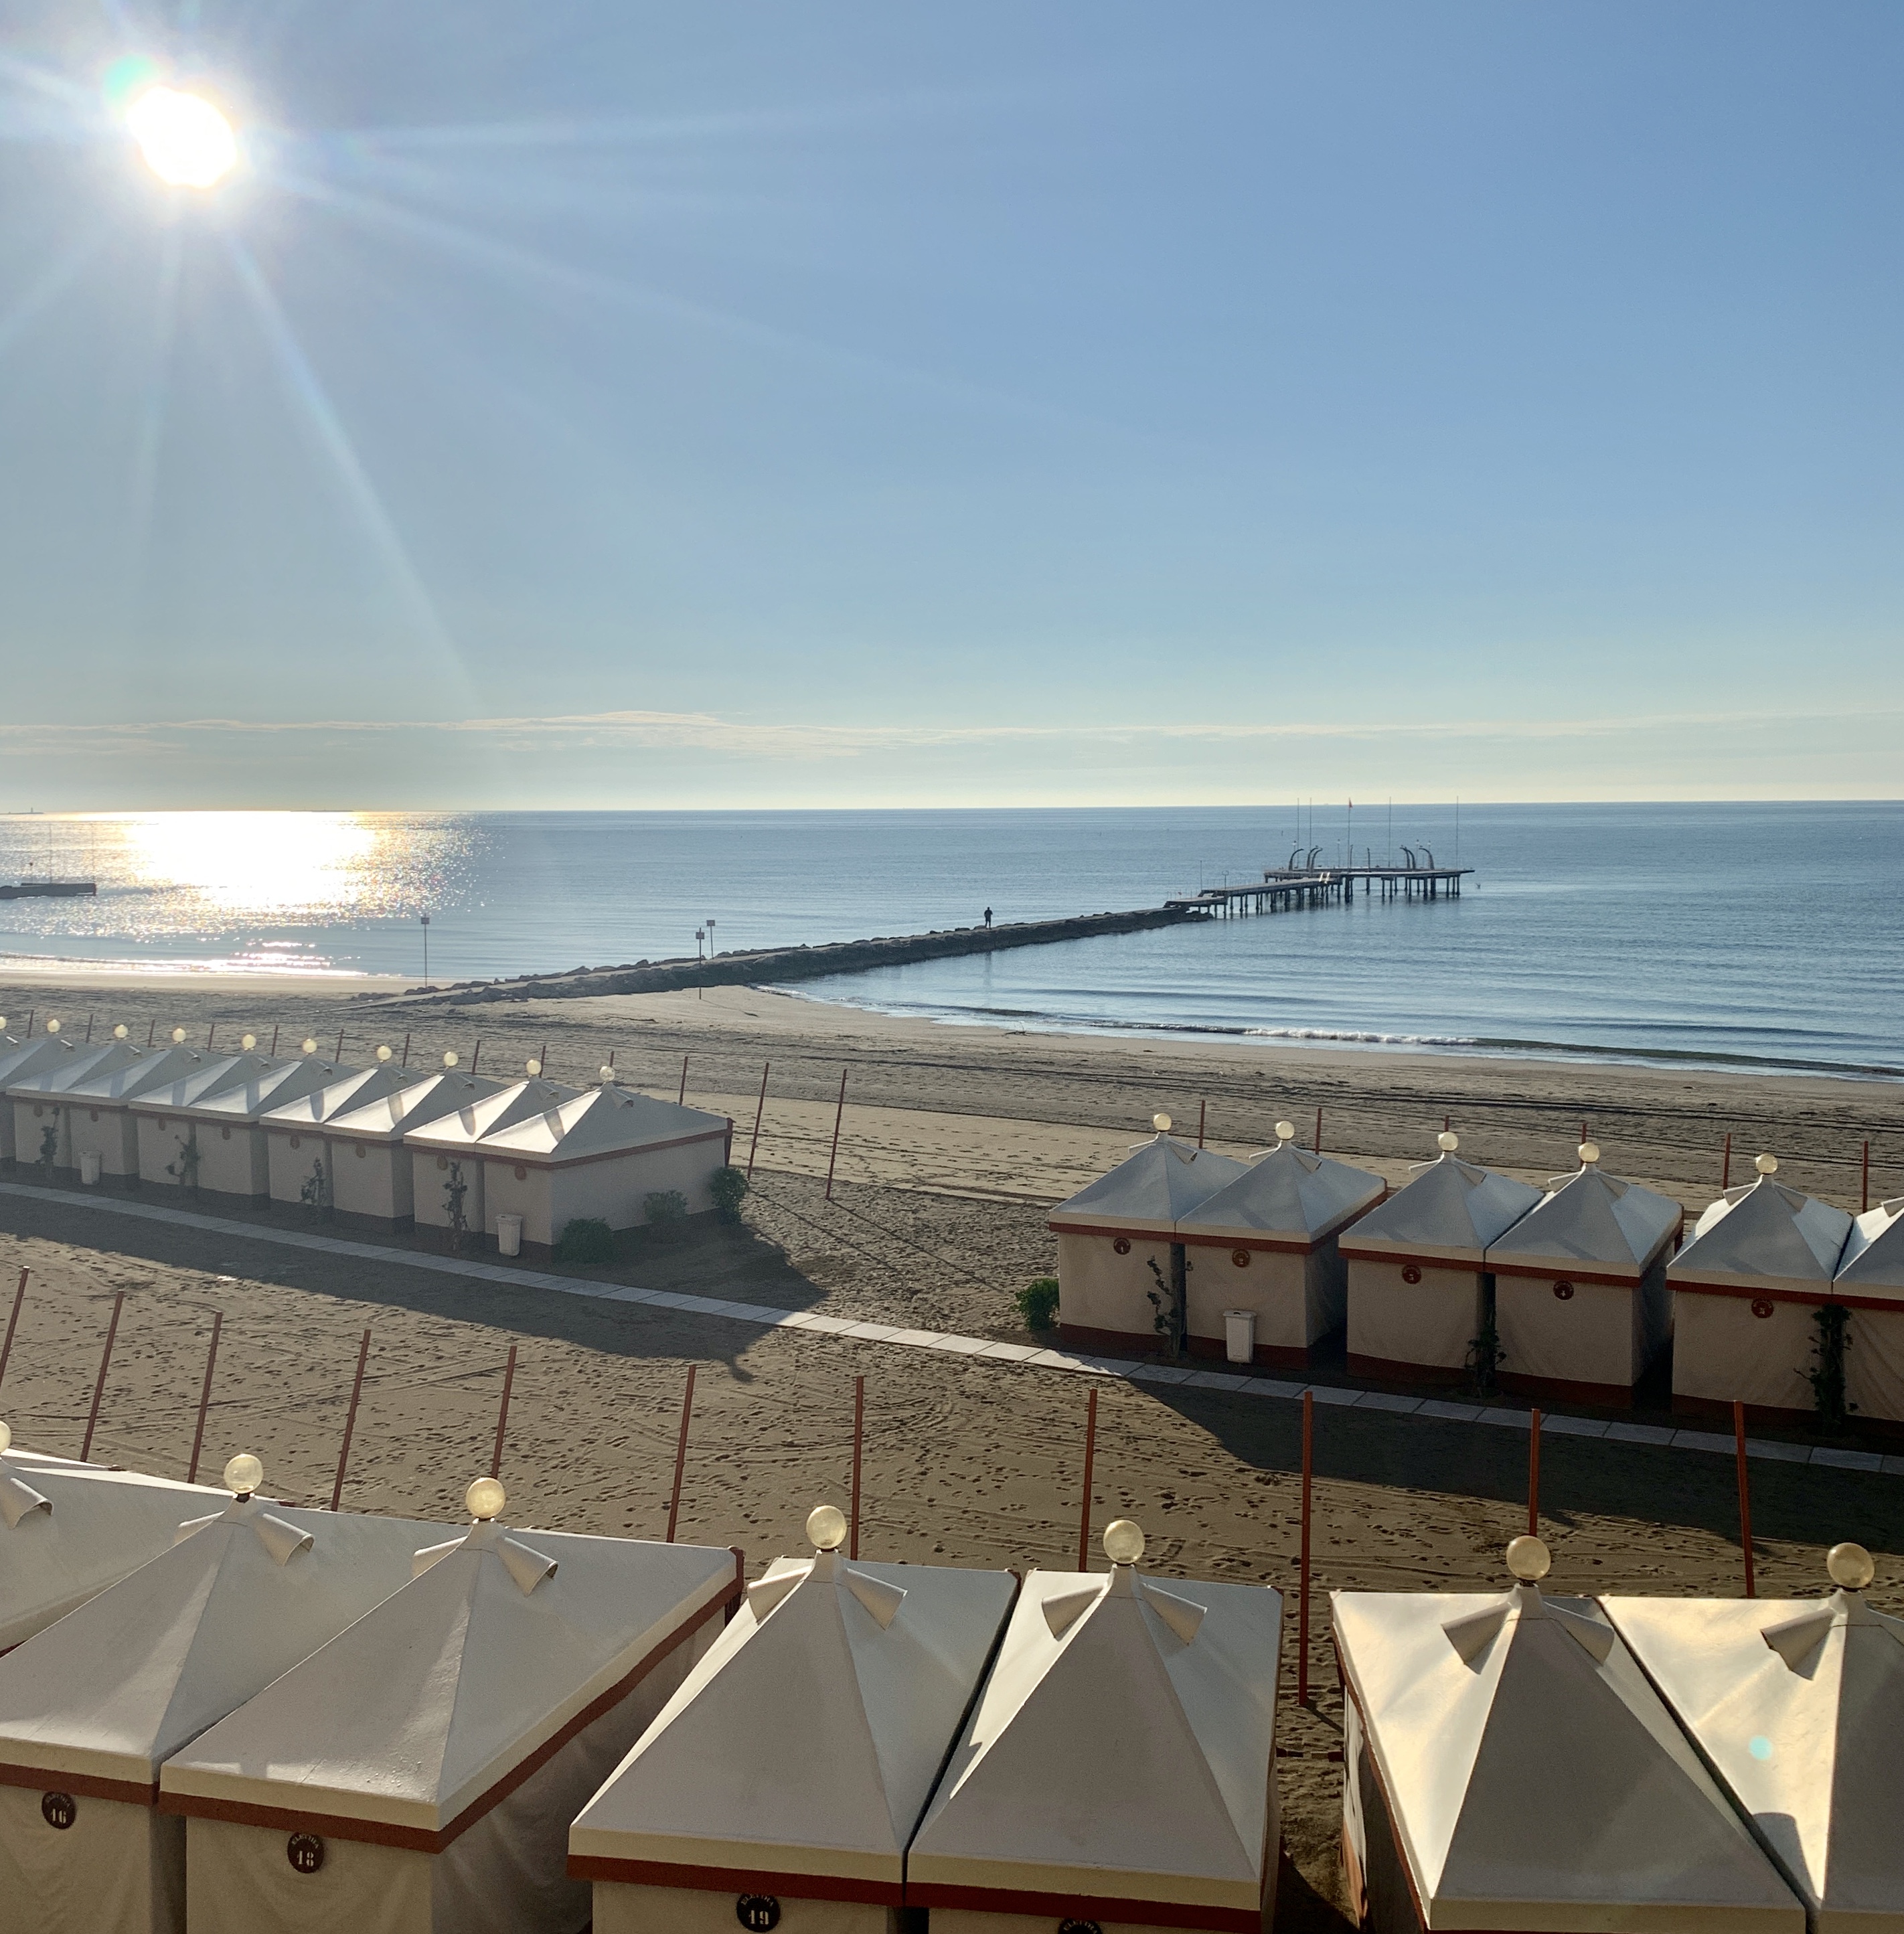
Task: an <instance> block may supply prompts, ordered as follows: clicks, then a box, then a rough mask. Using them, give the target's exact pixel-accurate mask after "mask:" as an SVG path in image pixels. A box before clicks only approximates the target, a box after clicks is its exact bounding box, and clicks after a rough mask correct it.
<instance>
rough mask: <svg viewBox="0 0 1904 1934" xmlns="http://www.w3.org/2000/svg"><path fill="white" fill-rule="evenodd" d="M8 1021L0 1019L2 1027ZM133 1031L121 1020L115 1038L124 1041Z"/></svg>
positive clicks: (114, 1032) (114, 1034)
mask: <svg viewBox="0 0 1904 1934" xmlns="http://www.w3.org/2000/svg"><path fill="white" fill-rule="evenodd" d="M6 1025H7V1023H6V1022H5V1020H4V1019H0V1027H5V1026H6ZM130 1032H131V1029H129V1028H128V1027H127V1026H126V1024H125V1022H123V1021H121V1022H120V1023H119V1026H117V1027H116V1028H114V1029H113V1040H115V1041H123V1040H125V1037H126V1036H127V1035H128V1034H129V1033H130Z"/></svg>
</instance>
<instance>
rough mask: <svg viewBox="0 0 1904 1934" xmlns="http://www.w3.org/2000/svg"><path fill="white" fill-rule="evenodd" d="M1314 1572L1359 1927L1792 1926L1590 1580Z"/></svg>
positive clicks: (1798, 1912) (1656, 1929) (1533, 1933)
mask: <svg viewBox="0 0 1904 1934" xmlns="http://www.w3.org/2000/svg"><path fill="white" fill-rule="evenodd" d="M1547 1562H1548V1561H1547V1548H1546V1547H1545V1546H1544V1544H1542V1543H1541V1541H1540V1540H1539V1539H1538V1538H1516V1539H1515V1540H1514V1542H1513V1543H1512V1544H1510V1545H1509V1546H1508V1565H1509V1568H1510V1569H1511V1571H1512V1572H1513V1573H1514V1577H1515V1579H1516V1581H1517V1582H1516V1583H1514V1585H1513V1586H1511V1588H1510V1589H1508V1590H1507V1591H1505V1592H1331V1593H1330V1607H1331V1610H1332V1613H1333V1622H1334V1627H1335V1642H1336V1655H1337V1658H1338V1659H1339V1662H1340V1664H1341V1668H1342V1684H1343V1688H1344V1691H1345V1695H1346V1697H1345V1701H1344V1705H1345V1713H1344V1721H1345V1724H1344V1731H1343V1744H1342V1858H1343V1866H1344V1869H1345V1879H1346V1881H1347V1882H1348V1894H1349V1898H1350V1901H1351V1917H1352V1918H1354V1919H1355V1920H1357V1923H1358V1924H1359V1925H1360V1926H1363V1928H1366V1929H1370V1930H1372V1934H1416V1930H1425V1929H1430V1928H1433V1929H1436V1930H1437V1934H1439V1930H1441V1929H1451V1930H1460V1929H1499V1928H1512V1929H1516V1930H1520V1934H1604V1930H1607V1929H1625V1930H1628V1934H1721V1930H1724V1934H1803V1929H1804V1927H1805V1910H1804V1908H1803V1905H1802V1904H1801V1903H1800V1901H1799V1900H1798V1899H1797V1896H1795V1895H1794V1893H1792V1892H1791V1889H1790V1888H1789V1887H1787V1886H1786V1884H1785V1882H1784V1881H1783V1880H1782V1879H1781V1878H1780V1877H1779V1874H1778V1872H1777V1871H1776V1869H1775V1868H1774V1867H1773V1865H1772V1863H1771V1862H1770V1860H1767V1858H1766V1857H1765V1855H1764V1853H1763V1852H1762V1851H1761V1850H1760V1848H1758V1845H1756V1843H1755V1842H1754V1840H1753V1839H1752V1835H1751V1833H1749V1831H1748V1830H1747V1829H1746V1826H1745V1824H1744V1823H1743V1821H1741V1820H1740V1818H1739V1816H1738V1815H1737V1813H1736V1812H1734V1810H1733V1809H1732V1807H1731V1805H1730V1804H1729V1803H1728V1801H1727V1800H1726V1797H1725V1794H1723V1793H1722V1791H1720V1790H1719V1786H1718V1785H1717V1783H1716V1782H1715V1781H1714V1780H1713V1776H1712V1775H1711V1774H1710V1773H1708V1772H1707V1770H1706V1767H1705V1766H1704V1764H1703V1763H1702V1762H1701V1760H1700V1758H1699V1755H1698V1753H1697V1752H1695V1750H1694V1749H1693V1747H1692V1744H1691V1743H1690V1742H1689V1740H1687V1739H1686V1737H1684V1735H1683V1734H1682V1733H1681V1732H1680V1729H1679V1728H1678V1727H1677V1725H1675V1724H1674V1721H1673V1719H1672V1716H1671V1714H1670V1713H1668V1711H1667V1710H1666V1708H1665V1707H1664V1705H1663V1704H1661V1701H1660V1698H1659V1695H1658V1693H1657V1692H1655V1691H1654V1690H1653V1688H1652V1686H1651V1685H1649V1683H1648V1682H1647V1680H1646V1675H1645V1674H1644V1673H1643V1672H1642V1671H1641V1670H1640V1667H1638V1665H1637V1664H1635V1663H1634V1659H1633V1658H1632V1655H1631V1653H1630V1652H1628V1650H1627V1649H1626V1646H1625V1644H1624V1643H1622V1640H1621V1638H1620V1636H1619V1633H1618V1632H1617V1631H1616V1630H1615V1628H1614V1627H1613V1625H1612V1624H1611V1623H1610V1622H1609V1621H1608V1620H1607V1616H1606V1615H1605V1614H1604V1613H1603V1612H1601V1610H1599V1609H1598V1607H1596V1606H1595V1604H1594V1603H1593V1601H1592V1600H1591V1599H1590V1598H1559V1597H1555V1598H1547V1597H1545V1596H1544V1595H1543V1594H1542V1593H1541V1589H1540V1586H1539V1583H1538V1581H1539V1580H1540V1579H1541V1577H1544V1575H1545V1574H1546V1571H1547Z"/></svg>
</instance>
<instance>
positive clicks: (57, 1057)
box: [0, 1034, 114, 1162]
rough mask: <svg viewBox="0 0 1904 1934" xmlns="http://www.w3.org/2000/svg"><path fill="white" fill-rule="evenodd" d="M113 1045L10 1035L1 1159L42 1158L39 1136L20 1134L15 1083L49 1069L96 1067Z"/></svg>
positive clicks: (0, 1112) (2, 1084) (0, 1074)
mask: <svg viewBox="0 0 1904 1934" xmlns="http://www.w3.org/2000/svg"><path fill="white" fill-rule="evenodd" d="M113 1045H114V1044H113V1042H111V1041H107V1042H106V1043H105V1044H104V1045H103V1046H101V1047H88V1046H86V1045H85V1044H83V1043H82V1042H78V1041H68V1040H67V1038H66V1037H65V1035H63V1034H43V1035H40V1036H39V1037H38V1039H37V1040H34V1041H16V1040H14V1038H12V1037H11V1035H9V1036H8V1037H7V1038H6V1039H5V1041H4V1042H0V1095H6V1096H8V1100H7V1101H5V1102H3V1103H0V1162H11V1161H28V1162H31V1161H38V1159H39V1152H40V1138H39V1137H38V1135H31V1136H29V1138H28V1140H27V1142H26V1143H21V1142H20V1140H19V1139H18V1137H17V1134H16V1132H15V1129H14V1103H13V1101H12V1099H11V1095H12V1090H13V1087H14V1083H16V1082H25V1081H29V1080H32V1077H34V1076H35V1075H36V1074H43V1073H44V1072H45V1071H47V1069H49V1068H78V1067H80V1066H82V1065H84V1066H86V1067H89V1068H96V1067H97V1066H98V1065H99V1062H100V1060H101V1058H102V1057H104V1056H105V1055H106V1054H107V1053H108V1052H109V1051H110V1050H111V1049H112V1047H113ZM72 1078H73V1079H74V1080H77V1079H79V1077H78V1076H77V1074H75V1075H74V1077H72ZM29 1099H30V1097H29ZM23 1147H24V1149H25V1152H24V1153H22V1152H21V1149H22V1148H23Z"/></svg>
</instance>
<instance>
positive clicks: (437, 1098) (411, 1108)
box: [325, 1068, 505, 1142]
mask: <svg viewBox="0 0 1904 1934" xmlns="http://www.w3.org/2000/svg"><path fill="white" fill-rule="evenodd" d="M504 1085H505V1084H504V1083H502V1082H500V1081H492V1080H490V1078H489V1077H488V1076H487V1074H463V1073H462V1071H461V1070H460V1069H457V1068H448V1069H446V1070H444V1071H443V1072H442V1073H441V1074H426V1075H424V1076H423V1078H422V1080H420V1081H419V1082H417V1084H416V1086H414V1087H412V1088H399V1089H393V1091H392V1092H390V1093H389V1094H387V1095H378V1096H377V1097H376V1098H375V1099H373V1100H370V1101H363V1102H360V1103H359V1104H357V1105H356V1106H354V1107H351V1108H348V1109H346V1110H343V1111H342V1113H339V1114H336V1115H333V1116H331V1117H330V1119H329V1120H328V1121H327V1122H326V1123H325V1127H326V1128H327V1130H328V1131H330V1133H331V1134H333V1135H347V1136H349V1137H351V1138H352V1139H354V1140H358V1141H384V1142H397V1141H401V1140H402V1139H403V1137H405V1135H406V1134H408V1133H409V1131H411V1129H412V1128H421V1127H422V1126H423V1125H424V1123H425V1122H434V1121H436V1120H438V1119H441V1117H442V1116H445V1115H450V1114H454V1113H456V1112H458V1111H459V1110H462V1109H465V1108H471V1107H474V1105H475V1104H477V1103H478V1102H479V1101H484V1100H486V1099H487V1098H488V1097H489V1096H490V1095H499V1094H501V1093H502V1089H503V1086H504Z"/></svg>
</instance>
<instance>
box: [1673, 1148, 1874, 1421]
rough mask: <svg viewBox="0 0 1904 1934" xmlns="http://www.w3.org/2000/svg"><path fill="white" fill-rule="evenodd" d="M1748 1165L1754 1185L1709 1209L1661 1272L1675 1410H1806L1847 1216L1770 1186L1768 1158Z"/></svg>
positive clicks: (1772, 1159) (1771, 1159)
mask: <svg viewBox="0 0 1904 1934" xmlns="http://www.w3.org/2000/svg"><path fill="white" fill-rule="evenodd" d="M1757 1167H1758V1180H1757V1181H1756V1182H1749V1183H1747V1184H1746V1185H1745V1186H1744V1187H1743V1188H1733V1189H1728V1191H1726V1193H1725V1194H1723V1195H1722V1196H1721V1197H1719V1200H1717V1201H1716V1202H1715V1203H1712V1204H1711V1206H1710V1207H1708V1208H1707V1210H1706V1212H1705V1213H1704V1215H1702V1216H1701V1217H1700V1218H1699V1220H1698V1222H1697V1223H1695V1225H1694V1226H1693V1231H1692V1240H1691V1241H1690V1242H1689V1243H1687V1244H1686V1247H1685V1248H1684V1249H1682V1250H1680V1252H1679V1254H1678V1255H1677V1257H1675V1258H1674V1260H1673V1261H1672V1262H1671V1264H1668V1267H1667V1270H1666V1280H1667V1282H1668V1285H1669V1286H1670V1287H1671V1290H1672V1292H1673V1402H1674V1405H1675V1406H1676V1407H1677V1408H1686V1409H1697V1408H1702V1407H1710V1405H1714V1404H1719V1405H1725V1406H1728V1407H1729V1406H1730V1405H1732V1404H1733V1403H1734V1402H1741V1401H1743V1402H1744V1403H1746V1405H1749V1407H1750V1408H1752V1409H1755V1410H1764V1411H1785V1412H1786V1413H1788V1414H1793V1413H1802V1412H1805V1411H1811V1410H1812V1408H1814V1406H1815V1401H1816V1399H1815V1396H1814V1393H1813V1391H1812V1386H1811V1384H1810V1383H1809V1381H1808V1380H1807V1378H1806V1372H1807V1371H1808V1370H1809V1369H1810V1367H1811V1365H1812V1345H1814V1344H1815V1342H1817V1340H1818V1310H1819V1309H1820V1307H1821V1306H1822V1305H1824V1304H1825V1303H1830V1302H1833V1301H1834V1300H1835V1298H1834V1296H1833V1283H1832V1278H1833V1276H1834V1275H1835V1274H1836V1272H1837V1268H1838V1263H1839V1258H1840V1257H1841V1256H1842V1255H1843V1253H1844V1250H1845V1240H1846V1238H1847V1237H1848V1236H1849V1235H1850V1234H1851V1217H1850V1216H1849V1215H1848V1213H1846V1212H1845V1210H1842V1209H1839V1208H1834V1207H1833V1206H1832V1204H1831V1203H1828V1202H1821V1201H1819V1200H1818V1199H1817V1198H1816V1197H1815V1196H1810V1195H1806V1194H1803V1192H1802V1191H1800V1190H1798V1189H1796V1188H1789V1187H1788V1186H1787V1185H1785V1183H1784V1182H1780V1181H1779V1180H1778V1179H1776V1177H1777V1175H1778V1172H1779V1164H1778V1160H1777V1158H1776V1156H1773V1155H1761V1156H1760V1157H1759V1158H1758V1163H1757ZM1848 1354H1854V1353H1848Z"/></svg>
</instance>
